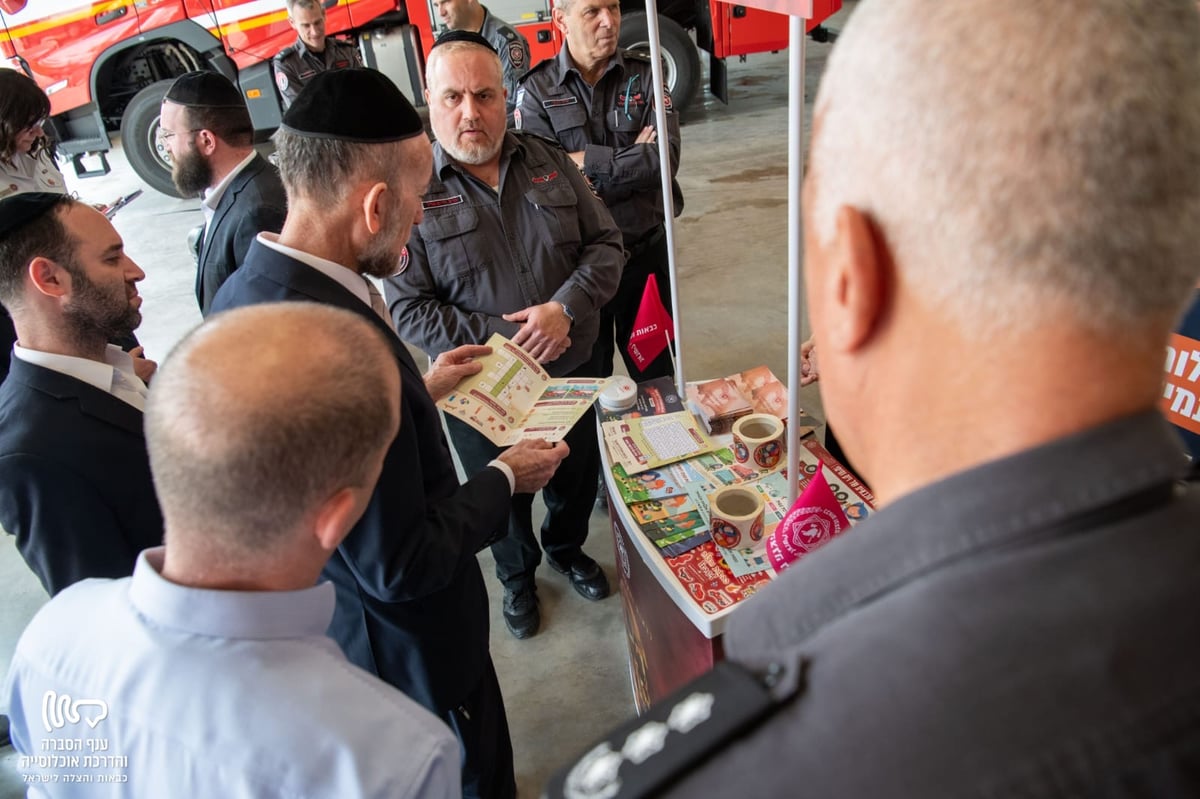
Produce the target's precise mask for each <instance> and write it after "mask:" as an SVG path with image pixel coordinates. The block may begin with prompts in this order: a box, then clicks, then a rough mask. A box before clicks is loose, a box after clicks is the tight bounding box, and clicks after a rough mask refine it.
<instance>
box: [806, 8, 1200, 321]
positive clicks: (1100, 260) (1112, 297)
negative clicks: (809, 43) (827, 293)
mask: <svg viewBox="0 0 1200 799" xmlns="http://www.w3.org/2000/svg"><path fill="white" fill-rule="evenodd" d="M815 127H816V132H815V135H814V140H813V150H812V156H811V169H812V179H813V185H812V187H811V191H810V201H811V206H810V209H809V210H810V214H809V217H808V218H809V221H810V224H813V225H815V233H816V237H817V239H818V240H820V241H822V242H824V243H828V241H829V240H830V239H831V238H832V236H833V233H834V224H835V216H836V212H837V209H838V208H839V207H841V206H846V205H849V206H853V207H856V208H858V209H860V210H862V211H863V212H864V213H867V214H868V215H869V216H870V217H871V218H872V219H873V220H874V222H875V223H876V224H877V225H878V226H879V228H880V230H881V232H882V235H883V236H884V238H885V239H886V240H887V242H888V244H889V246H890V248H891V250H892V252H893V254H894V255H895V257H896V260H897V263H898V268H899V269H901V270H902V272H903V276H904V279H905V280H906V281H910V282H911V284H912V285H913V286H914V287H915V289H916V290H917V291H919V292H921V293H922V295H923V296H925V297H927V298H928V300H929V301H930V302H931V303H934V304H936V305H938V306H941V307H942V308H943V309H945V310H946V311H947V312H950V313H954V314H956V315H957V318H958V319H959V320H960V321H961V322H962V323H963V328H964V330H974V331H976V335H978V336H980V337H986V336H991V335H995V334H996V333H997V332H1000V331H1003V330H1005V329H1020V327H1021V326H1022V325H1032V324H1037V323H1039V322H1041V321H1044V320H1045V319H1046V318H1047V315H1048V314H1061V313H1067V314H1071V315H1073V316H1074V317H1076V318H1077V321H1078V322H1079V323H1081V324H1082V325H1084V326H1086V327H1088V328H1090V329H1093V330H1101V331H1109V332H1112V331H1116V330H1120V329H1121V328H1122V327H1123V326H1125V325H1126V324H1129V323H1144V322H1145V321H1146V320H1147V319H1151V318H1153V319H1161V318H1162V317H1163V316H1166V315H1170V316H1172V317H1174V315H1176V314H1178V312H1179V311H1180V309H1181V307H1182V304H1183V303H1184V302H1186V300H1187V298H1188V297H1189V296H1190V290H1191V289H1192V288H1193V287H1194V285H1195V283H1196V279H1197V275H1198V274H1200V268H1198V267H1197V263H1198V261H1197V258H1198V253H1200V13H1197V9H1196V5H1195V2H1193V0H1143V1H1141V2H1131V0H1053V2H1034V0H1011V2H995V0H953V2H946V0H864V2H863V3H862V4H861V5H860V6H859V8H858V9H857V10H856V11H855V12H854V16H853V18H852V19H851V21H850V23H849V25H848V26H847V28H846V30H845V33H844V35H843V36H842V38H841V39H840V41H839V42H838V44H837V46H836V47H835V48H834V51H833V53H832V55H831V57H830V60H829V63H828V66H827V69H826V72H825V76H824V79H823V82H822V85H821V89H820V92H819V96H818V99H817V110H816V116H815Z"/></svg>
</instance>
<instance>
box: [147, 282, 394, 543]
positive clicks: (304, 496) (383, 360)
mask: <svg viewBox="0 0 1200 799" xmlns="http://www.w3.org/2000/svg"><path fill="white" fill-rule="evenodd" d="M388 369H391V370H393V373H394V371H395V370H396V362H395V357H394V356H393V354H392V352H391V349H390V347H389V345H388V344H387V343H386V342H385V340H384V338H383V336H382V335H381V334H380V333H379V332H378V331H376V330H375V329H374V328H373V327H372V326H371V325H370V323H368V322H367V321H365V320H364V319H362V318H361V317H359V316H358V315H356V314H354V313H352V312H350V311H345V310H341V309H338V308H332V307H327V306H322V305H317V304H315V303H278V304H267V305H257V306H252V307H248V308H240V309H236V310H233V311H228V312H226V313H222V314H218V315H216V316H214V317H212V318H211V319H210V320H208V321H207V322H205V324H204V325H202V326H200V327H199V328H197V329H196V330H194V331H192V332H191V333H189V334H188V335H187V336H186V337H185V338H184V339H183V340H182V341H181V342H180V343H179V344H178V345H177V346H176V347H175V349H174V350H173V351H172V352H171V354H170V356H169V357H168V358H167V359H166V362H165V363H164V364H163V366H162V368H160V369H159V370H158V373H157V374H156V375H155V377H154V383H153V386H152V388H151V391H150V396H149V399H148V401H147V403H146V414H145V430H146V446H147V449H148V450H149V453H150V467H151V471H152V473H153V475H154V485H155V489H156V490H157V492H158V497H159V502H160V504H161V506H162V509H163V514H164V517H165V518H166V520H167V528H168V536H169V535H171V534H172V532H173V531H174V532H179V531H180V530H182V531H186V534H195V533H203V534H204V535H205V536H208V537H209V538H208V539H207V540H206V541H205V542H203V543H205V544H206V545H211V546H213V547H214V548H219V549H220V550H222V551H225V552H228V551H234V552H247V551H250V552H269V551H270V549H271V548H272V547H273V546H276V545H277V544H278V542H279V541H280V540H281V538H283V537H284V536H286V534H288V533H290V532H291V531H292V530H294V529H295V528H296V527H297V526H298V525H300V524H301V523H302V522H303V521H304V518H305V516H306V515H307V514H309V513H312V512H313V511H314V510H315V509H316V508H317V507H319V505H320V503H321V502H323V501H324V500H325V499H328V498H329V497H331V496H332V495H333V494H334V493H336V492H337V491H339V490H341V489H342V488H345V487H350V486H363V485H366V484H367V480H368V479H369V477H370V474H369V472H370V466H371V464H372V463H373V460H374V458H375V457H376V455H377V454H378V453H379V452H381V451H382V450H383V448H385V447H387V446H388V445H389V444H390V442H391V440H392V436H393V435H394V431H395V428H394V425H395V424H396V417H395V410H394V408H395V402H396V401H395V394H394V393H392V395H391V397H390V398H389V393H390V392H395V391H396V390H397V383H396V382H395V381H392V382H389V380H388V373H387V371H386V370H388ZM368 487H369V486H368ZM169 543H170V542H169V541H168V544H169Z"/></svg>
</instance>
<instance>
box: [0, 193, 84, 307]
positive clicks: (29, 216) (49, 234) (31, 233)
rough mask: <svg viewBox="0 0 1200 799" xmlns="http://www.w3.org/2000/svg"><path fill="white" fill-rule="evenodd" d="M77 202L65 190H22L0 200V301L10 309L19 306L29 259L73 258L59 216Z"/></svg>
mask: <svg viewBox="0 0 1200 799" xmlns="http://www.w3.org/2000/svg"><path fill="white" fill-rule="evenodd" d="M76 202H78V201H77V200H74V199H72V198H71V197H69V196H67V195H65V194H64V195H48V194H24V195H17V196H14V197H10V198H6V199H5V200H4V201H3V203H2V204H0V206H2V207H0V213H3V214H4V219H3V220H0V303H3V305H4V307H5V308H7V309H8V310H9V311H10V312H11V311H16V310H19V309H20V308H21V307H22V295H23V294H24V293H25V286H26V281H25V278H26V273H27V271H28V269H29V263H30V261H32V260H33V259H34V258H37V257H39V256H40V257H42V258H49V259H50V260H52V261H56V262H58V263H61V264H69V263H71V262H72V260H73V258H72V256H73V254H74V251H75V242H74V240H73V239H72V238H71V236H70V235H69V234H68V233H67V229H66V227H65V226H64V225H63V221H62V216H63V214H64V213H66V210H67V209H68V208H70V207H71V206H73V205H74V204H75V203H76Z"/></svg>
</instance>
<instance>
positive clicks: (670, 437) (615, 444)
mask: <svg viewBox="0 0 1200 799" xmlns="http://www.w3.org/2000/svg"><path fill="white" fill-rule="evenodd" d="M601 428H602V430H603V431H604V443H605V444H606V445H607V446H608V454H609V456H610V457H611V458H612V460H613V462H614V463H618V464H620V465H621V466H622V467H623V468H624V469H625V473H626V474H627V475H636V474H640V473H641V472H644V471H647V470H649V469H657V468H659V467H660V466H665V465H667V464H668V463H674V462H676V461H681V460H685V459H687V458H691V457H694V456H696V455H701V454H703V453H705V452H711V451H712V450H713V449H714V447H713V444H712V442H711V441H709V439H708V436H707V435H705V434H704V431H703V430H702V429H701V428H700V425H699V424H698V423H697V422H696V418H695V417H694V416H692V414H690V413H688V412H687V411H678V412H676V413H666V414H662V415H661V416H646V417H641V418H632V419H618V420H616V421H612V422H604V423H603V424H601Z"/></svg>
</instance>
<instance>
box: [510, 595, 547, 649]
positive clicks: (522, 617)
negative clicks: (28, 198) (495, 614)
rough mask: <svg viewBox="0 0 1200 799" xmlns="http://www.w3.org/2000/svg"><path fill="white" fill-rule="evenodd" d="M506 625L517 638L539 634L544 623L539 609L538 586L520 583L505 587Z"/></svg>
mask: <svg viewBox="0 0 1200 799" xmlns="http://www.w3.org/2000/svg"><path fill="white" fill-rule="evenodd" d="M503 610H504V625H505V626H506V627H508V631H509V632H510V633H512V634H513V635H514V636H515V637H517V638H529V637H531V636H533V635H536V634H537V631H538V627H540V626H541V623H542V614H541V611H539V610H538V597H537V586H536V585H533V584H529V585H519V586H517V587H516V588H507V587H506V588H505V589H504V605H503Z"/></svg>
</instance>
